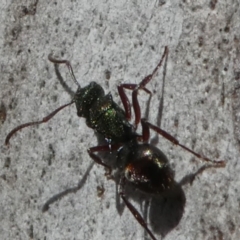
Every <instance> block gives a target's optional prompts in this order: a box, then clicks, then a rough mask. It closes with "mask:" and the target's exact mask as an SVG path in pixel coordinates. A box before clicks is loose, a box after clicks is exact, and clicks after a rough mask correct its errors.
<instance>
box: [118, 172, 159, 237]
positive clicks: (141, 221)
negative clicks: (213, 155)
mask: <svg viewBox="0 0 240 240" xmlns="http://www.w3.org/2000/svg"><path fill="white" fill-rule="evenodd" d="M125 183H126V178H125V177H124V176H123V177H122V178H121V179H120V183H119V195H120V196H121V198H122V200H123V201H124V203H125V204H126V206H127V208H128V209H129V210H130V212H131V213H132V215H133V216H134V217H135V219H136V220H137V221H138V223H139V224H140V225H141V226H142V227H143V228H144V229H145V230H146V231H147V233H148V234H149V236H150V237H151V238H152V239H153V240H157V239H156V238H155V236H154V235H153V233H152V231H151V230H150V229H149V228H148V226H147V223H146V221H145V220H144V219H143V217H142V216H141V215H140V213H139V212H138V210H137V209H136V208H135V207H134V206H133V205H132V204H131V203H130V202H129V201H128V200H127V198H126V196H125V191H124V187H125Z"/></svg>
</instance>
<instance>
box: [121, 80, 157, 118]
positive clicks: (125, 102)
mask: <svg viewBox="0 0 240 240" xmlns="http://www.w3.org/2000/svg"><path fill="white" fill-rule="evenodd" d="M137 86H138V85H137V84H131V83H129V84H128V83H126V84H121V85H120V86H118V94H119V96H120V98H121V101H122V103H123V107H124V110H125V113H126V118H127V120H131V117H132V113H131V105H130V101H129V99H128V97H127V95H126V93H125V92H124V88H125V89H128V90H134V89H135V88H136V87H137ZM142 90H144V91H145V92H146V93H148V94H150V97H151V95H152V92H151V91H149V90H148V89H147V88H145V87H144V88H142ZM135 122H136V121H135Z"/></svg>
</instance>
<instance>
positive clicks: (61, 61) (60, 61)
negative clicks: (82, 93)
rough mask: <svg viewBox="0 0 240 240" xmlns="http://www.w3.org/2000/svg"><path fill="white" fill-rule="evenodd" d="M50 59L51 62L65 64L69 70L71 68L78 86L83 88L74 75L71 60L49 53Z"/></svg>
mask: <svg viewBox="0 0 240 240" xmlns="http://www.w3.org/2000/svg"><path fill="white" fill-rule="evenodd" d="M48 60H49V61H50V62H52V63H54V64H65V65H66V66H67V68H68V70H69V73H70V75H71V76H72V79H73V81H74V82H75V83H76V84H77V86H78V87H79V88H81V86H80V84H79V82H78V81H77V79H76V77H75V75H74V72H73V68H72V65H71V63H70V61H68V60H65V59H63V60H58V59H55V58H53V57H52V54H49V55H48Z"/></svg>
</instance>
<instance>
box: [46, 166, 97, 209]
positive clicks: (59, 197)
mask: <svg viewBox="0 0 240 240" xmlns="http://www.w3.org/2000/svg"><path fill="white" fill-rule="evenodd" d="M93 165H94V162H92V163H91V164H90V165H89V167H88V169H87V171H86V172H85V174H84V175H83V177H82V179H81V180H80V181H79V182H78V185H77V186H76V187H72V188H68V189H66V190H64V191H62V192H60V193H57V194H56V195H54V196H53V197H51V198H50V199H49V200H48V201H47V202H46V203H44V205H43V207H42V212H46V211H48V209H49V206H50V205H51V204H52V203H54V202H56V201H58V200H60V199H61V198H63V197H64V196H66V195H67V194H69V193H76V192H77V191H78V190H80V189H81V188H82V187H83V185H84V184H85V182H86V180H87V177H88V175H89V173H90V171H91V169H92V167H93Z"/></svg>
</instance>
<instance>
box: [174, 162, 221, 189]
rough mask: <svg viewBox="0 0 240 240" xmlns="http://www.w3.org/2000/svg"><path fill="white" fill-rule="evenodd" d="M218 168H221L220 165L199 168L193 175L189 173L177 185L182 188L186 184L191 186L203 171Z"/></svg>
mask: <svg viewBox="0 0 240 240" xmlns="http://www.w3.org/2000/svg"><path fill="white" fill-rule="evenodd" d="M218 167H222V166H221V165H214V164H211V165H210V164H208V165H204V166H202V167H200V168H199V169H198V170H197V171H196V172H195V173H190V174H188V175H186V176H184V177H183V178H182V179H181V181H179V185H181V186H184V185H186V184H190V185H192V184H193V181H194V180H195V178H196V177H197V176H198V175H200V174H202V173H203V171H205V170H206V169H209V168H218Z"/></svg>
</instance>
